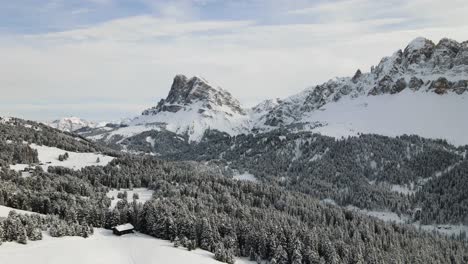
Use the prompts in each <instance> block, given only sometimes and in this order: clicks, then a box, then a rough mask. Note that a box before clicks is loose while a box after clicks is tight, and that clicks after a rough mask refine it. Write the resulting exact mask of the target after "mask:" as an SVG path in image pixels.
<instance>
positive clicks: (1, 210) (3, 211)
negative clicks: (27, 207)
mask: <svg viewBox="0 0 468 264" xmlns="http://www.w3.org/2000/svg"><path fill="white" fill-rule="evenodd" d="M10 211H16V212H17V213H19V214H37V213H34V212H30V211H24V210H18V209H15V208H11V207H8V206H3V205H0V218H2V217H8V214H9V213H10ZM0 251H1V248H0Z"/></svg>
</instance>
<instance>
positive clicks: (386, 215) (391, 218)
mask: <svg viewBox="0 0 468 264" xmlns="http://www.w3.org/2000/svg"><path fill="white" fill-rule="evenodd" d="M346 209H348V210H351V211H356V212H359V213H361V214H365V215H368V216H372V217H375V218H377V219H380V220H382V221H385V222H395V223H397V224H404V223H407V222H408V220H409V218H408V217H406V216H403V215H402V216H398V215H397V214H396V213H393V212H388V211H372V210H371V211H369V210H365V209H359V208H357V207H355V206H352V205H348V206H347V207H346Z"/></svg>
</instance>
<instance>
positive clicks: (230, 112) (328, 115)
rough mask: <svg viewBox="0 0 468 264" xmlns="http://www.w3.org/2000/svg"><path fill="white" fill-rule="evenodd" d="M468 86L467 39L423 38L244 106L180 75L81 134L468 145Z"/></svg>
mask: <svg viewBox="0 0 468 264" xmlns="http://www.w3.org/2000/svg"><path fill="white" fill-rule="evenodd" d="M467 91H468V41H465V42H462V43H459V42H456V41H454V40H449V39H442V40H440V41H439V42H438V43H437V44H435V43H434V42H432V41H431V40H428V39H425V38H417V39H415V40H413V41H411V42H410V43H409V44H408V45H407V46H406V48H404V50H398V51H396V52H395V53H394V54H393V55H391V56H389V57H385V58H383V59H381V61H380V62H379V63H378V64H377V66H373V67H371V69H370V71H369V72H362V71H361V70H359V69H358V70H357V71H356V72H355V74H354V75H352V76H351V77H342V78H335V79H332V80H329V81H328V82H326V83H323V84H320V85H316V86H312V87H309V88H307V89H305V90H304V91H302V92H300V93H299V94H296V95H293V96H290V97H288V98H285V99H270V100H266V101H263V102H261V103H260V104H258V105H257V106H255V107H253V108H243V107H242V106H241V104H240V103H239V101H238V100H237V99H236V98H234V97H233V96H232V95H231V94H230V93H229V92H228V91H226V90H224V89H222V88H221V87H218V86H215V85H213V84H210V82H208V81H207V80H206V79H204V78H202V77H197V76H195V77H192V78H188V77H186V76H184V75H177V76H175V78H174V81H173V83H172V86H171V88H170V91H169V94H168V96H167V98H166V99H163V100H161V101H160V102H159V103H158V104H157V105H156V106H154V107H151V108H149V109H147V110H145V111H143V113H142V114H141V115H140V116H137V117H135V118H133V119H130V120H128V121H127V122H123V123H121V124H118V125H109V126H96V125H90V126H89V127H88V129H81V130H80V134H82V135H83V136H87V137H89V138H90V139H93V140H98V141H102V142H107V143H111V144H115V143H117V145H118V144H120V143H121V142H123V140H125V139H128V138H132V137H135V136H137V135H140V134H141V133H144V132H148V131H160V132H171V133H175V134H177V135H178V136H180V137H181V138H185V137H186V140H188V141H189V142H200V141H201V140H202V139H203V136H204V135H205V132H206V131H207V130H217V131H220V132H223V133H226V134H228V135H230V136H235V135H239V134H249V133H263V132H268V131H272V130H275V129H286V130H287V131H290V132H299V131H312V132H317V133H321V134H324V135H329V136H333V137H336V138H340V137H343V136H344V137H347V136H352V135H357V134H359V133H373V134H381V135H387V136H398V135H403V134H417V135H420V136H423V137H427V138H441V139H446V140H448V141H449V142H451V143H453V144H457V145H463V144H468V136H467V135H468V123H467V122H462V120H464V116H465V113H467V112H468V101H467V100H468V98H467V96H468V93H467ZM80 128H81V127H80ZM184 140H185V139H184ZM150 143H151V142H150Z"/></svg>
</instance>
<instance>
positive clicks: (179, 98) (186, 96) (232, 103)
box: [143, 75, 245, 115]
mask: <svg viewBox="0 0 468 264" xmlns="http://www.w3.org/2000/svg"><path fill="white" fill-rule="evenodd" d="M195 102H202V107H201V108H200V109H199V112H200V113H203V112H205V111H206V110H211V109H215V108H216V107H227V108H228V109H229V110H230V111H226V114H227V115H232V113H235V114H240V115H245V111H244V110H243V109H242V108H241V106H240V103H239V101H238V100H237V99H235V98H234V97H232V95H231V94H230V93H229V92H228V91H226V90H223V89H221V88H219V87H218V88H214V87H212V86H211V85H210V84H209V83H208V81H206V80H205V79H203V78H201V77H192V78H190V79H188V78H187V77H186V76H184V75H177V76H176V77H175V78H174V82H173V83H172V86H171V90H170V91H169V95H168V96H167V98H166V99H162V100H161V101H159V103H158V105H157V106H156V107H153V108H150V109H148V110H145V111H144V112H143V115H156V114H158V113H160V112H172V113H175V112H178V111H180V110H182V109H184V108H185V107H187V106H190V105H192V104H193V103H195ZM231 112H232V113H231Z"/></svg>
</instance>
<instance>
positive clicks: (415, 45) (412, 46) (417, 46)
mask: <svg viewBox="0 0 468 264" xmlns="http://www.w3.org/2000/svg"><path fill="white" fill-rule="evenodd" d="M428 46H429V47H433V46H434V43H433V42H432V41H431V40H429V39H427V38H423V37H417V38H415V39H413V40H412V41H411V42H410V43H409V44H408V46H406V49H405V51H406V52H412V51H415V50H421V49H424V48H426V47H428Z"/></svg>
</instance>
